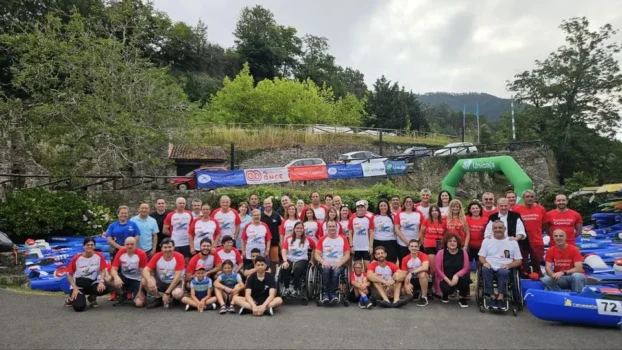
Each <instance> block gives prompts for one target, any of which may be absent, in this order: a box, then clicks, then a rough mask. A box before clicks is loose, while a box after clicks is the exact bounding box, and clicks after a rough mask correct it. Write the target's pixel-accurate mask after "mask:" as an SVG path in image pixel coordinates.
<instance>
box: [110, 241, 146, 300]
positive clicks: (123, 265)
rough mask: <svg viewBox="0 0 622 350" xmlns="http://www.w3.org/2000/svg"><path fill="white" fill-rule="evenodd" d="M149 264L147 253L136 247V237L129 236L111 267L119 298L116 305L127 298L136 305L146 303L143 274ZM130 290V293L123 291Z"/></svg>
mask: <svg viewBox="0 0 622 350" xmlns="http://www.w3.org/2000/svg"><path fill="white" fill-rule="evenodd" d="M145 266H147V254H146V253H145V252H144V251H143V250H141V249H138V248H136V239H135V238H134V237H128V238H127V239H126V240H125V244H124V247H123V248H121V249H119V251H118V252H117V254H116V255H115V257H114V260H113V261H112V266H111V267H110V276H111V277H112V279H113V286H114V288H116V289H117V300H116V301H115V303H114V306H119V305H121V304H123V302H125V301H126V300H128V299H129V300H133V301H134V305H135V306H136V307H142V306H143V305H144V304H145V294H144V293H143V284H142V283H141V275H142V272H143V269H144V268H145ZM124 290H128V291H129V293H128V294H129V295H126V294H125V293H123V291H124Z"/></svg>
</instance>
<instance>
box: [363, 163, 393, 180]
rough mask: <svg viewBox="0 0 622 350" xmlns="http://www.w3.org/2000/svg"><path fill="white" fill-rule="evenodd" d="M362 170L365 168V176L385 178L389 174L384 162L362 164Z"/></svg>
mask: <svg viewBox="0 0 622 350" xmlns="http://www.w3.org/2000/svg"><path fill="white" fill-rule="evenodd" d="M360 165H361V168H363V176H365V177H370V176H384V175H386V174H387V170H386V168H385V167H384V162H369V163H361V164H360Z"/></svg>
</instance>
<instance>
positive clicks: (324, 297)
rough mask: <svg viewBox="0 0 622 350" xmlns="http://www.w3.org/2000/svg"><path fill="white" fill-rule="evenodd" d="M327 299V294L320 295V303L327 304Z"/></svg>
mask: <svg viewBox="0 0 622 350" xmlns="http://www.w3.org/2000/svg"><path fill="white" fill-rule="evenodd" d="M329 301H330V299H329V298H328V294H324V295H322V304H328V302H329Z"/></svg>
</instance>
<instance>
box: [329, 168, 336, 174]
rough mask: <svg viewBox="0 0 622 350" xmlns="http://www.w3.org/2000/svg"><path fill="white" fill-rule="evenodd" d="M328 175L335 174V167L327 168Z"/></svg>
mask: <svg viewBox="0 0 622 350" xmlns="http://www.w3.org/2000/svg"><path fill="white" fill-rule="evenodd" d="M328 175H337V168H328Z"/></svg>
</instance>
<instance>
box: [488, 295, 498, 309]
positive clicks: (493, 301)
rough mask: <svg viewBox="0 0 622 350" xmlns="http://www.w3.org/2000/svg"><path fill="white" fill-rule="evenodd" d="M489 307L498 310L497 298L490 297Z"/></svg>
mask: <svg viewBox="0 0 622 350" xmlns="http://www.w3.org/2000/svg"><path fill="white" fill-rule="evenodd" d="M488 308H489V309H490V310H497V299H495V298H490V300H488Z"/></svg>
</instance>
